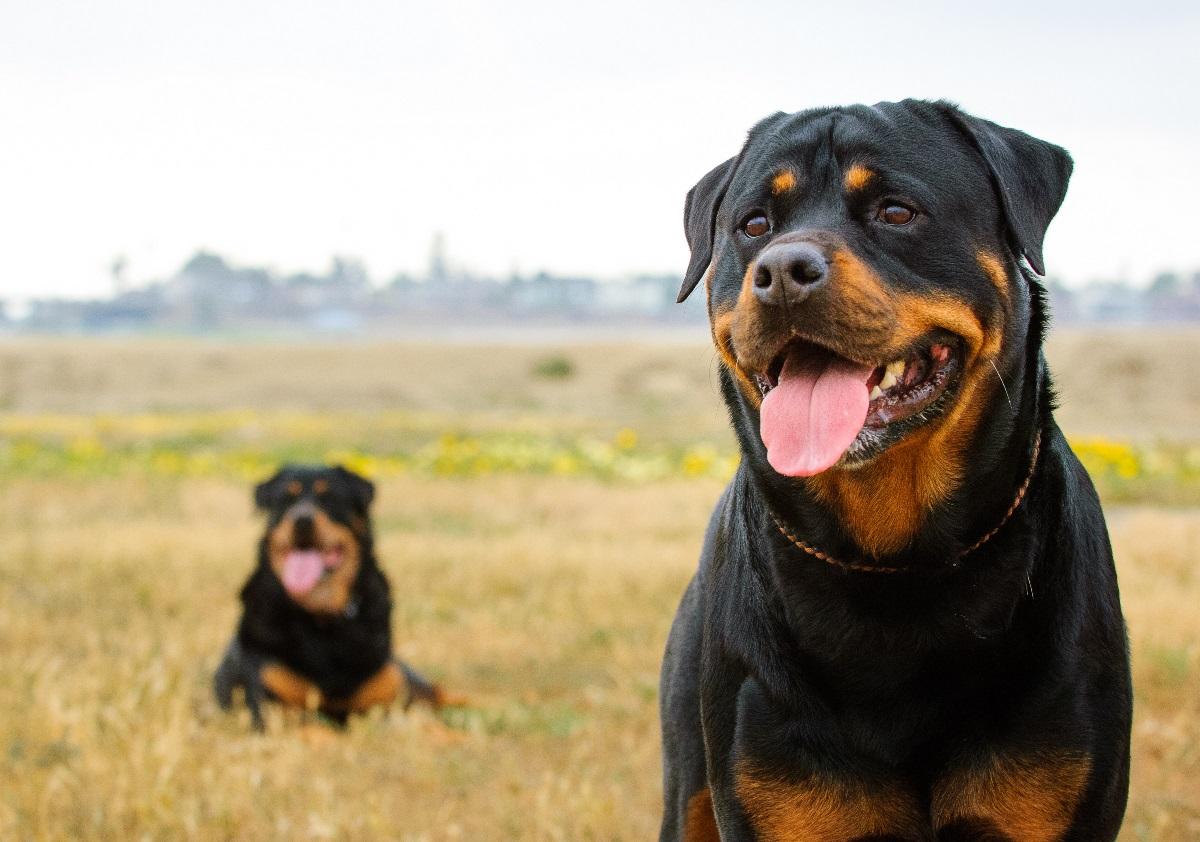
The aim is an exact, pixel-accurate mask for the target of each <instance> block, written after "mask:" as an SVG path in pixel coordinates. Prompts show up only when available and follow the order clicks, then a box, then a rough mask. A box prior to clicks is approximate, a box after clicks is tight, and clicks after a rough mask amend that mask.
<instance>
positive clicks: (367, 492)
mask: <svg viewBox="0 0 1200 842" xmlns="http://www.w3.org/2000/svg"><path fill="white" fill-rule="evenodd" d="M374 495H375V487H374V486H373V485H372V484H371V483H370V482H369V481H368V480H366V479H363V478H362V477H360V476H359V475H358V474H355V473H352V472H351V471H348V470H346V469H345V468H343V467H341V466H340V465H339V466H336V467H323V466H305V465H286V466H284V467H283V468H281V469H280V470H279V472H278V473H277V474H275V476H273V477H271V478H270V479H269V480H267V481H266V482H263V483H261V484H259V485H258V486H257V487H256V488H255V490H254V502H255V504H256V505H257V506H258V507H259V508H260V509H262V510H263V511H265V512H266V513H267V518H268V520H267V532H266V535H264V536H263V543H262V563H264V564H266V565H267V566H268V567H269V568H270V570H271V572H272V573H273V574H274V575H275V576H276V577H277V578H278V579H279V581H280V583H281V584H282V585H283V587H284V589H285V590H286V591H287V593H288V596H289V597H291V599H292V600H293V601H294V602H295V603H296V604H297V605H299V606H300V607H301V608H303V609H304V610H306V611H309V612H310V613H313V614H321V615H335V614H340V613H342V612H343V611H344V610H345V609H346V606H347V605H348V604H349V602H350V597H351V594H352V592H353V588H354V583H355V581H356V580H357V579H358V577H359V574H360V572H361V570H362V568H363V566H364V565H365V564H370V563H372V556H371V523H370V515H369V511H368V510H369V508H370V505H371V500H372V499H373V497H374Z"/></svg>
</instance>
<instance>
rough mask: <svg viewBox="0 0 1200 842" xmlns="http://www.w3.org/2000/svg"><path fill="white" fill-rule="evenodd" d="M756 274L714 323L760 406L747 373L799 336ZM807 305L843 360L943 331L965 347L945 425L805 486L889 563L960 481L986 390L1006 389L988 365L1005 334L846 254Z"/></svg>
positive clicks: (894, 351)
mask: <svg viewBox="0 0 1200 842" xmlns="http://www.w3.org/2000/svg"><path fill="white" fill-rule="evenodd" d="M755 269H756V264H754V263H751V265H750V266H749V267H747V269H746V274H745V276H744V277H743V279H742V287H741V291H740V294H739V296H738V300H737V304H736V305H735V306H734V307H733V308H732V309H731V310H729V311H726V312H724V313H720V314H715V315H714V318H713V340H714V342H715V344H716V346H717V351H718V353H719V354H720V356H721V359H722V360H723V361H724V363H725V365H726V366H727V367H728V368H729V369H730V370H731V371H732V372H734V373H735V374H736V375H737V376H738V380H739V383H740V384H741V386H742V390H743V392H744V393H745V395H746V397H747V399H748V400H749V401H750V402H751V404H752V405H753V406H756V407H757V406H760V405H761V403H762V396H761V392H760V391H759V389H758V387H757V386H756V385H755V384H754V381H753V379H752V378H751V376H750V374H749V372H754V371H763V370H765V369H766V367H767V366H768V365H769V364H770V361H771V359H770V358H771V357H773V356H774V355H775V354H776V353H778V351H779V348H780V347H781V345H782V344H783V343H784V342H785V341H787V339H788V338H790V336H794V335H801V334H800V333H799V329H798V328H796V327H795V326H794V324H793V321H794V319H795V316H792V317H791V318H790V319H789V320H786V321H785V323H784V324H782V325H781V319H780V314H779V313H777V312H770V308H768V307H766V306H765V305H763V304H762V303H761V302H760V301H759V300H758V297H757V296H755V295H754V292H753V283H754V271H755ZM803 306H804V307H805V308H806V311H807V312H806V313H805V321H806V323H807V325H808V327H809V329H810V330H811V331H812V335H813V336H814V338H817V339H818V341H821V342H822V343H823V344H829V345H830V346H831V347H832V348H833V350H835V351H838V352H839V353H842V354H844V355H846V356H853V357H856V358H858V359H865V360H874V361H876V362H877V363H879V362H885V361H889V360H893V359H896V358H897V357H900V356H902V355H903V354H905V353H906V352H907V350H908V349H909V348H910V347H911V346H912V345H913V343H915V342H917V341H918V340H920V339H921V338H922V337H924V336H926V335H927V334H928V333H929V332H930V331H932V330H934V329H936V328H940V329H943V330H947V331H950V332H951V333H954V334H956V335H957V336H960V337H961V338H962V339H963V345H964V347H963V358H962V359H961V360H960V364H961V366H962V374H961V379H960V381H959V387H958V394H957V395H956V397H955V399H954V402H953V404H952V405H951V406H950V407H949V409H948V410H947V411H946V412H945V413H944V414H943V415H942V416H941V417H939V418H938V419H936V420H934V421H932V422H930V423H929V424H926V425H925V426H923V427H921V428H920V429H918V430H916V431H915V432H913V433H912V434H910V435H909V436H907V437H906V438H905V439H904V440H902V441H900V442H898V443H896V444H895V445H893V446H892V447H890V448H889V449H888V450H887V451H886V452H884V453H883V454H881V455H880V456H879V457H877V458H876V459H874V460H872V461H871V462H870V463H868V464H866V465H863V466H861V467H859V468H857V469H854V470H845V469H841V468H832V469H830V470H828V471H825V472H824V473H821V474H818V475H816V476H814V477H809V478H808V479H807V480H806V483H807V484H808V487H809V488H810V490H811V491H812V492H813V493H814V494H815V495H816V496H817V498H818V499H820V500H821V501H822V502H824V503H825V504H826V505H828V506H830V507H831V508H832V509H833V510H834V512H835V513H836V514H837V515H838V517H839V518H840V519H841V521H842V522H843V524H844V525H845V528H846V530H847V532H848V533H849V534H850V535H851V536H852V537H853V538H854V540H855V542H856V543H857V544H858V545H859V546H860V547H861V548H862V549H863V550H864V551H865V552H866V553H868V554H869V555H871V556H874V557H876V558H882V557H884V556H887V555H889V554H891V553H895V552H898V551H900V550H902V549H904V547H906V546H908V545H909V544H910V543H911V542H912V540H913V538H914V537H915V536H916V534H917V532H918V531H919V530H920V528H921V526H922V524H923V523H924V522H925V518H926V516H927V515H928V513H929V512H930V511H931V510H932V509H933V508H934V507H935V506H936V505H938V504H939V503H941V502H942V501H944V500H945V499H946V498H947V497H948V496H949V495H950V494H951V493H952V492H953V491H954V490H955V489H956V488H957V487H958V486H959V484H960V483H961V480H962V476H963V473H964V465H963V464H962V460H963V458H964V455H965V453H966V450H967V447H968V446H969V444H970V442H971V439H972V437H973V435H974V431H975V429H976V428H977V426H978V423H979V420H980V418H981V416H982V413H983V412H984V410H985V409H986V407H987V404H988V401H987V397H988V393H989V390H991V389H995V388H997V387H998V386H999V382H998V380H997V379H996V376H995V372H994V371H993V370H992V367H991V363H992V361H993V360H994V359H995V358H996V357H997V355H998V354H999V352H1000V344H1001V341H1002V338H1003V331H1002V329H1001V328H1000V326H998V325H996V326H989V325H985V324H983V322H982V321H981V320H980V319H979V317H978V316H977V315H976V314H975V312H974V311H973V310H972V309H971V308H970V307H969V306H968V305H967V304H966V303H965V302H963V301H960V300H958V299H956V298H953V297H951V296H949V295H945V294H941V295H938V294H928V293H923V294H914V293H897V292H894V291H892V290H891V289H889V287H888V286H887V284H885V282H884V281H883V279H882V278H880V277H879V275H878V274H877V273H876V272H875V271H874V269H872V268H871V267H870V266H869V265H867V263H866V262H865V261H863V260H862V259H861V258H860V257H858V256H857V255H856V254H854V253H853V252H852V251H850V250H849V249H848V248H845V247H831V248H830V249H829V281H828V284H827V287H826V289H825V290H824V291H822V292H819V293H818V294H816V295H813V296H812V297H810V298H809V299H807V300H806V301H805V304H804V305H803ZM801 338H803V336H801Z"/></svg>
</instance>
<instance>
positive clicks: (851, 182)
mask: <svg viewBox="0 0 1200 842" xmlns="http://www.w3.org/2000/svg"><path fill="white" fill-rule="evenodd" d="M874 177H875V173H874V171H872V170H870V169H867V168H866V167H864V166H863V165H862V164H851V165H850V169H848V170H846V176H845V178H844V179H843V180H842V184H843V186H844V187H845V188H846V190H848V191H850V192H854V191H855V190H862V189H863V188H864V187H866V186H867V182H869V181H870V180H871V179H872V178H874Z"/></svg>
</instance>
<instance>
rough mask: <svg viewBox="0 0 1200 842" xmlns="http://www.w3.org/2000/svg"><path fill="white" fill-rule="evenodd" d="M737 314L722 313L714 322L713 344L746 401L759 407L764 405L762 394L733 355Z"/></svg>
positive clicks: (732, 312)
mask: <svg viewBox="0 0 1200 842" xmlns="http://www.w3.org/2000/svg"><path fill="white" fill-rule="evenodd" d="M735 312H736V310H730V311H729V312H726V313H721V314H720V315H719V316H717V317H716V319H714V320H713V329H712V330H713V344H714V345H715V346H716V348H717V355H718V356H720V358H721V362H722V363H724V364H725V367H726V368H727V369H729V371H730V373H732V374H733V376H734V377H735V378H736V379H737V383H738V385H739V386H740V387H741V389H742V394H744V395H745V396H746V400H748V401H750V404H751V406H755V407H757V406H759V405H760V404H761V403H762V392H761V391H759V388H758V386H756V385H754V381H753V380H752V379H751V377H750V375H749V374H747V373H746V370H745V369H744V368H742V366H741V365H740V364H739V363H738V361H737V359H736V358H735V357H734V354H733V341H732V338H731V334H732V326H733V320H734V313H735Z"/></svg>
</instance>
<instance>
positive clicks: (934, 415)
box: [660, 100, 1132, 842]
mask: <svg viewBox="0 0 1200 842" xmlns="http://www.w3.org/2000/svg"><path fill="white" fill-rule="evenodd" d="M1071 170H1072V162H1071V158H1070V157H1069V156H1068V154H1067V153H1066V152H1065V151H1064V150H1063V149H1061V148H1060V147H1058V146H1055V145H1052V144H1050V143H1047V142H1044V141H1042V140H1039V139H1036V138H1034V137H1031V136H1029V135H1027V134H1025V133H1022V132H1020V131H1016V130H1014V129H1011V128H1006V127H1004V126H1000V125H997V124H996V123H993V122H990V121H988V120H984V119H980V118H977V117H974V116H971V115H969V114H967V113H965V112H963V111H962V110H960V109H959V108H958V107H956V106H955V105H953V104H950V103H946V102H928V101H918V100H906V101H903V102H899V103H880V104H878V105H875V106H869V107H868V106H862V105H855V106H850V107H836V108H821V109H816V110H809V111H803V112H799V113H794V114H785V113H778V114H775V115H773V116H771V117H768V118H766V119H765V120H763V121H762V122H760V123H759V124H758V125H756V126H755V127H754V128H753V129H752V130H751V132H750V133H749V136H748V138H747V141H746V143H745V145H744V146H743V148H742V150H741V152H739V153H738V154H737V155H736V156H735V157H733V158H731V159H730V160H728V161H726V162H725V163H723V164H721V165H720V166H718V167H716V168H715V169H713V170H712V171H711V172H709V173H708V174H707V175H705V176H704V177H703V178H702V179H701V180H700V181H699V182H698V183H697V184H696V185H695V187H694V188H693V189H692V190H691V192H689V193H688V196H687V201H686V204H685V210H684V216H685V231H686V234H687V240H688V244H689V246H690V249H691V260H690V263H689V265H688V268H687V272H686V275H685V277H684V282H683V287H682V289H681V290H680V294H679V300H680V301H682V300H683V299H685V298H686V297H687V295H688V294H689V293H690V292H691V291H692V290H693V288H694V287H696V286H697V285H698V284H700V282H701V281H703V282H704V287H705V294H706V295H707V299H708V305H707V306H708V314H709V317H710V320H711V333H712V338H713V342H714V344H715V346H716V351H717V355H718V357H719V360H720V365H719V372H720V384H721V391H722V394H723V397H724V400H725V403H726V404H727V406H728V410H729V415H730V418H731V420H732V425H733V428H734V431H735V433H736V436H737V439H738V443H739V446H740V449H741V452H742V459H741V463H740V467H739V468H738V470H737V471H736V474H735V476H734V478H733V479H732V481H731V482H730V484H729V486H728V488H727V489H726V490H725V492H724V494H723V496H722V497H721V499H720V501H719V502H718V504H717V507H716V511H715V512H714V514H713V516H712V519H711V521H710V524H709V526H708V530H707V533H706V535H705V538H704V546H703V551H702V554H701V559H700V564H699V569H698V571H697V572H696V574H695V576H694V578H693V579H692V581H691V583H690V584H689V585H688V587H687V589H686V591H685V593H684V596H683V598H682V602H681V605H680V607H679V610H678V613H677V615H676V617H675V621H674V625H673V627H672V630H671V633H670V637H669V639H668V643H667V648H666V655H665V660H664V663H663V670H662V684H661V688H662V692H661V702H660V704H661V717H662V731H663V752H664V789H665V794H664V803H665V817H664V820H663V823H662V832H661V838H662V839H663V840H687V842H700V840H705V842H707V840H716V839H718V838H719V839H721V840H724V842H735V840H736V841H738V842H740V840H751V839H759V840H785V839H799V840H817V842H826V841H827V842H846V840H857V841H858V842H866V840H874V841H875V842H882V840H905V842H909V841H910V840H942V842H951V840H978V841H979V842H982V841H983V840H987V841H988V842H1000V840H1006V841H1007V840H1011V841H1012V842H1018V840H1019V841H1020V842H1025V840H1046V841H1047V842H1048V841H1049V840H1087V842H1096V841H1097V840H1111V839H1114V838H1115V837H1116V835H1117V831H1118V828H1119V826H1120V824H1121V820H1122V816H1123V814H1124V810H1125V802H1126V797H1127V790H1128V775H1129V735H1130V716H1131V708H1132V698H1131V687H1130V672H1129V658H1128V645H1127V640H1126V632H1125V624H1124V620H1123V618H1122V614H1121V606H1120V600H1119V597H1118V593H1117V581H1116V574H1115V570H1114V566H1113V559H1112V551H1111V549H1110V546H1109V540H1108V535H1107V530H1106V527H1105V522H1104V517H1103V515H1102V513H1101V509H1100V503H1099V501H1098V499H1097V496H1096V492H1095V490H1094V489H1093V486H1092V483H1091V481H1090V479H1089V478H1088V475H1087V474H1086V472H1085V471H1084V469H1083V467H1082V466H1081V465H1080V463H1079V460H1078V459H1077V458H1076V457H1075V455H1074V454H1073V453H1072V452H1071V449H1070V447H1069V446H1068V444H1067V442H1066V440H1065V438H1064V437H1063V434H1062V432H1061V431H1060V430H1059V428H1058V426H1057V425H1056V424H1055V421H1054V414H1053V410H1054V393H1053V390H1052V387H1051V381H1050V374H1049V372H1048V370H1047V366H1046V361H1045V358H1044V356H1043V352H1042V338H1043V335H1044V333H1045V330H1046V326H1047V319H1048V313H1047V304H1046V295H1045V290H1044V287H1043V286H1042V284H1041V282H1040V280H1039V278H1040V276H1043V275H1044V267H1043V258H1042V247H1043V236H1044V234H1045V232H1046V228H1047V226H1048V225H1049V223H1050V220H1051V218H1052V217H1053V216H1054V215H1055V214H1056V213H1057V212H1058V208H1059V206H1060V205H1061V203H1062V201H1063V199H1064V197H1065V195H1066V190H1067V181H1068V179H1069V178H1070V175H1071Z"/></svg>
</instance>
